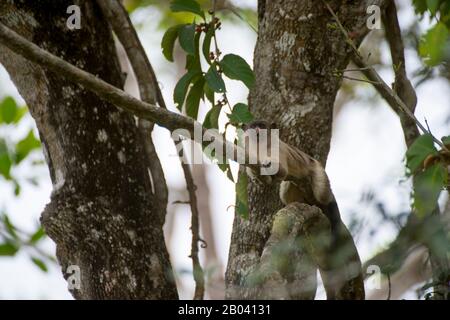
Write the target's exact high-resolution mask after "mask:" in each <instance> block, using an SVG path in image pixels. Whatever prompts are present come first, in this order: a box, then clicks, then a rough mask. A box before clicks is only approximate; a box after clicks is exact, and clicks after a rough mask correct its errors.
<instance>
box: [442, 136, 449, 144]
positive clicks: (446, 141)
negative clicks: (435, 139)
mask: <svg viewBox="0 0 450 320" xmlns="http://www.w3.org/2000/svg"><path fill="white" fill-rule="evenodd" d="M441 140H442V143H443V144H445V145H450V136H446V137H442V139H441Z"/></svg>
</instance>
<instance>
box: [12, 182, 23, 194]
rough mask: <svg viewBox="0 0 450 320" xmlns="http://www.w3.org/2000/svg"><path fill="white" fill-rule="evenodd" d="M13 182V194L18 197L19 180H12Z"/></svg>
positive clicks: (19, 190) (19, 189)
mask: <svg viewBox="0 0 450 320" xmlns="http://www.w3.org/2000/svg"><path fill="white" fill-rule="evenodd" d="M13 183H14V195H15V196H16V197H18V196H19V195H20V192H21V191H22V187H21V186H20V184H19V182H17V180H13Z"/></svg>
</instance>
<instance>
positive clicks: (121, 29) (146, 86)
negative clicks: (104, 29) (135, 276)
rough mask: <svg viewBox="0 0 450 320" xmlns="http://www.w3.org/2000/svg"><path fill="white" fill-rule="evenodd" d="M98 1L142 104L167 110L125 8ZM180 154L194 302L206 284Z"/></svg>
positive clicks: (112, 0) (192, 198)
mask: <svg viewBox="0 0 450 320" xmlns="http://www.w3.org/2000/svg"><path fill="white" fill-rule="evenodd" d="M97 2H98V4H99V5H100V6H101V7H102V9H103V10H104V11H105V12H106V13H109V17H108V20H109V21H110V23H111V24H112V26H113V29H114V32H115V33H116V34H117V36H118V38H119V40H120V41H121V42H122V44H123V46H124V48H125V50H126V52H127V55H128V58H129V59H130V63H131V65H132V67H133V70H134V72H135V75H136V78H137V81H138V85H139V91H140V93H141V99H143V100H144V101H145V102H148V103H155V102H157V103H158V104H159V105H160V106H161V107H162V108H164V109H167V106H166V103H165V101H164V98H163V95H162V92H161V90H160V88H159V85H158V81H157V78H156V74H155V72H154V70H153V67H152V65H151V63H150V61H149V59H148V56H147V55H146V53H145V50H144V47H143V46H142V44H141V42H140V40H139V37H138V36H137V33H136V30H135V29H134V27H133V24H132V23H131V20H130V18H129V16H128V14H127V12H126V10H125V8H124V7H123V6H122V5H121V4H120V2H119V1H117V0H108V1H104V0H99V1H97ZM155 97H156V99H155ZM141 121H145V120H141ZM152 127H153V125H151V127H149V128H147V125H146V124H145V123H140V128H141V129H142V133H143V135H144V136H145V137H146V138H147V139H148V140H149V144H151V145H152V146H153V142H152V139H151V130H152ZM173 142H174V144H175V145H176V141H175V140H174V141H173ZM152 149H153V151H155V149H154V146H153V148H152ZM180 152H181V153H182V156H181V155H180V162H181V166H182V169H183V173H184V177H185V180H186V186H187V190H188V194H189V202H188V203H189V204H190V207H191V212H192V219H191V223H192V226H191V229H192V246H191V257H192V262H193V269H194V280H195V283H196V288H195V295H194V299H195V300H202V299H203V296H204V292H205V285H204V272H203V269H202V267H201V265H200V261H199V258H198V242H199V241H200V235H199V232H200V231H199V218H198V216H199V213H198V207H197V198H196V194H195V189H196V187H195V184H194V180H193V177H192V173H191V170H190V168H189V165H188V164H187V163H186V161H185V157H184V150H183V147H182V146H181V150H180ZM149 156H153V157H154V156H156V157H157V154H156V152H154V153H153V154H150V155H149ZM150 159H153V158H150ZM150 162H153V161H150ZM155 169H157V172H158V174H157V178H158V179H159V180H157V179H154V181H156V182H155V183H154V185H155V189H156V188H158V189H160V192H161V193H162V197H163V199H162V201H164V207H163V208H164V213H165V209H166V206H167V185H166V182H165V179H164V173H163V171H162V167H161V164H160V163H159V165H158V166H157V167H156V168H155ZM152 172H153V171H152ZM159 185H160V186H159ZM155 194H156V195H158V191H157V192H155Z"/></svg>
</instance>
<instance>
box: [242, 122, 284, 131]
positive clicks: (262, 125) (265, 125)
mask: <svg viewBox="0 0 450 320" xmlns="http://www.w3.org/2000/svg"><path fill="white" fill-rule="evenodd" d="M250 129H252V130H255V132H256V134H259V130H261V129H264V130H268V131H270V130H271V129H278V128H277V125H276V124H275V122H269V121H266V120H254V121H252V122H249V123H246V124H244V125H243V126H242V130H244V132H246V131H248V130H250Z"/></svg>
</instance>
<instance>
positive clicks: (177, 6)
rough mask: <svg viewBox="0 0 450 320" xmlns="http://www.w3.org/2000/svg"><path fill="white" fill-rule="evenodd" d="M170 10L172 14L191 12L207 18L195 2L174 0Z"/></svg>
mask: <svg viewBox="0 0 450 320" xmlns="http://www.w3.org/2000/svg"><path fill="white" fill-rule="evenodd" d="M170 10H171V11H172V12H191V13H194V14H197V15H199V16H200V17H202V18H205V14H204V13H203V11H202V9H201V8H200V5H199V4H198V2H197V1H195V0H174V1H172V2H171V4H170Z"/></svg>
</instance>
